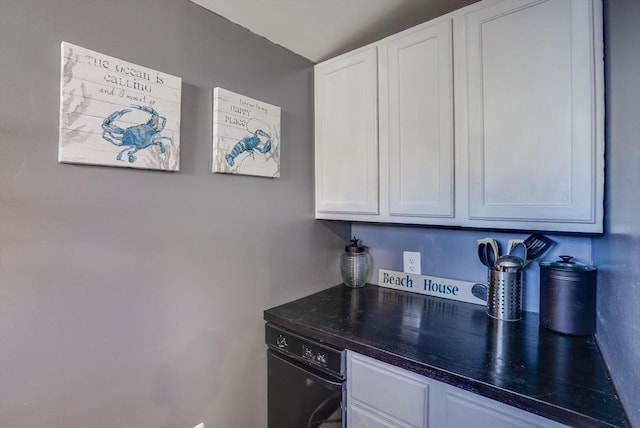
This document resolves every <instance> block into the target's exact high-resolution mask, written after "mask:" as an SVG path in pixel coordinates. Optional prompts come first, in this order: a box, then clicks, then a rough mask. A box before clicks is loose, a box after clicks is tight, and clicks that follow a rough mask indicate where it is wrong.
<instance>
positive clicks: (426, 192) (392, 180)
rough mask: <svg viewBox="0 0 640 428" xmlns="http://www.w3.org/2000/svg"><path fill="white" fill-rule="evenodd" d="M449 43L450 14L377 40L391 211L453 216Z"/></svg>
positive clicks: (382, 136) (383, 159)
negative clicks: (442, 18) (378, 41)
mask: <svg viewBox="0 0 640 428" xmlns="http://www.w3.org/2000/svg"><path fill="white" fill-rule="evenodd" d="M451 44H452V33H451V19H447V20H444V21H440V22H437V23H436V24H433V25H428V26H420V27H419V28H418V29H415V30H414V31H409V32H404V33H402V34H401V35H399V36H397V37H391V38H389V39H387V40H385V41H383V42H382V43H381V46H380V51H381V55H380V143H381V147H382V148H384V150H386V149H388V156H384V155H383V156H381V170H382V171H383V177H386V176H388V186H389V189H388V210H389V215H390V216H409V217H411V216H418V217H420V216H424V217H453V214H454V212H453V208H454V207H453V202H454V200H453V198H454V191H453V186H454V180H453V172H454V168H453V59H452V49H451ZM384 150H383V152H384ZM384 168H386V170H385V169H384ZM384 184H387V183H384Z"/></svg>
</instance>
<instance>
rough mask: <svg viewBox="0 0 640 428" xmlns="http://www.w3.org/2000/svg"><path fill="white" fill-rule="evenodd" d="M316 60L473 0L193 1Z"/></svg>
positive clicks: (347, 49)
mask: <svg viewBox="0 0 640 428" xmlns="http://www.w3.org/2000/svg"><path fill="white" fill-rule="evenodd" d="M191 1H193V2H194V3H196V4H199V5H200V6H203V7H205V8H207V9H209V10H211V11H213V12H215V13H217V14H219V15H222V16H224V17H225V18H227V19H228V20H230V21H231V22H235V23H236V24H239V25H241V26H243V27H245V28H247V29H249V30H251V31H252V32H254V33H255V34H258V35H260V36H263V37H265V38H267V39H269V40H270V41H272V42H274V43H277V44H279V45H281V46H284V47H285V48H287V49H289V50H290V51H292V52H295V53H297V54H298V55H301V56H303V57H305V58H307V59H309V60H311V61H312V62H314V63H315V62H320V61H323V60H325V59H328V58H331V57H334V56H336V55H339V54H341V53H344V52H347V51H350V50H352V49H355V48H358V47H360V46H364V45H366V44H369V43H371V42H374V41H376V40H379V39H382V38H384V37H386V36H389V35H391V34H395V33H397V32H399V31H402V30H404V29H407V28H409V27H412V26H414V25H417V24H419V23H421V22H425V21H428V20H429V19H431V18H434V17H436V16H440V15H443V14H445V13H447V12H450V11H452V10H455V9H459V8H460V7H463V6H466V5H468V4H471V3H474V2H475V1H477V0H191Z"/></svg>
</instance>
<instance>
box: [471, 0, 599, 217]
mask: <svg viewBox="0 0 640 428" xmlns="http://www.w3.org/2000/svg"><path fill="white" fill-rule="evenodd" d="M465 18H466V40H465V44H466V49H467V55H466V58H465V61H466V64H465V70H464V74H465V76H466V79H467V84H468V126H469V128H468V139H469V141H468V143H469V164H470V165H469V166H470V172H469V174H470V175H469V217H470V218H471V219H479V220H482V219H488V220H514V221H523V222H527V221H532V222H555V223H563V222H566V223H572V222H574V223H587V224H594V223H596V222H597V213H596V211H597V210H596V208H595V207H596V202H597V199H598V196H600V198H601V192H600V191H599V190H598V189H600V188H601V187H602V183H603V181H602V180H603V178H602V176H601V171H602V162H601V159H599V158H598V156H599V155H598V153H600V154H601V153H602V149H601V145H602V138H600V136H599V135H598V132H599V130H598V129H597V128H596V126H595V124H596V123H597V122H596V120H595V118H596V115H597V114H598V112H597V110H598V109H597V106H596V102H595V99H596V92H597V87H596V83H595V82H596V74H597V73H596V65H595V64H596V62H595V60H594V56H593V52H594V34H593V5H592V3H591V2H588V1H583V0H578V1H575V0H574V1H552V0H547V1H540V0H538V1H532V2H528V3H522V2H517V3H515V2H502V3H498V4H495V5H491V6H488V7H485V8H482V9H479V10H476V11H474V12H472V13H469V14H468V15H466V17H465ZM599 203H600V204H601V200H600V202H599Z"/></svg>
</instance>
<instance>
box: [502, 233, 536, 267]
mask: <svg viewBox="0 0 640 428" xmlns="http://www.w3.org/2000/svg"><path fill="white" fill-rule="evenodd" d="M507 254H509V255H512V256H516V257H519V258H520V259H522V261H523V263H522V267H525V266H526V265H528V264H529V262H530V261H531V260H529V261H527V246H526V245H525V244H524V241H523V240H522V239H510V240H509V244H508V245H507Z"/></svg>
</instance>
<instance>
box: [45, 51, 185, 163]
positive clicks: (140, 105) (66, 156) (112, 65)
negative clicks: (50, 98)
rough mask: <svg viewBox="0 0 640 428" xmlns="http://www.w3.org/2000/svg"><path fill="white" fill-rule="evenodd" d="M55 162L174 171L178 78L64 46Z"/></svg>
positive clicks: (177, 139)
mask: <svg viewBox="0 0 640 428" xmlns="http://www.w3.org/2000/svg"><path fill="white" fill-rule="evenodd" d="M60 75H61V76H60V139H59V152H58V161H59V162H68V163H82V164H92V165H108V166H119V167H129V168H144V169H159V170H167V171H178V170H179V169H180V97H181V89H182V79H180V78H179V77H175V76H172V75H170V74H166V73H162V72H159V71H155V70H152V69H150V68H146V67H142V66H140V65H136V64H132V63H130V62H127V61H123V60H120V59H117V58H113V57H110V56H107V55H104V54H101V53H98V52H95V51H92V50H89V49H85V48H82V47H80V46H76V45H72V44H71V43H67V42H62V61H61V73H60Z"/></svg>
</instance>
